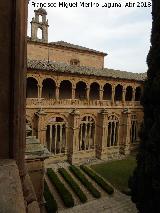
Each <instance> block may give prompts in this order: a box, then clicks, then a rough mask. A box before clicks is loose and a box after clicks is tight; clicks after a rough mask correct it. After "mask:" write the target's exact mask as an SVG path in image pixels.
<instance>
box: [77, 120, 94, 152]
mask: <svg viewBox="0 0 160 213" xmlns="http://www.w3.org/2000/svg"><path fill="white" fill-rule="evenodd" d="M94 136H95V122H94V119H93V118H92V117H90V116H85V117H84V118H83V119H82V121H81V124H80V131H79V151H81V150H90V149H94Z"/></svg>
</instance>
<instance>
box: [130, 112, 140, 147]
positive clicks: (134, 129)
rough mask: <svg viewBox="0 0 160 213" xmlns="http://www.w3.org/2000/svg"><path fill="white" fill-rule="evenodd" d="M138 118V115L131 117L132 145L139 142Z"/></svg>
mask: <svg viewBox="0 0 160 213" xmlns="http://www.w3.org/2000/svg"><path fill="white" fill-rule="evenodd" d="M137 134H138V130H137V118H136V115H132V116H131V131H130V138H131V143H135V142H136V141H137Z"/></svg>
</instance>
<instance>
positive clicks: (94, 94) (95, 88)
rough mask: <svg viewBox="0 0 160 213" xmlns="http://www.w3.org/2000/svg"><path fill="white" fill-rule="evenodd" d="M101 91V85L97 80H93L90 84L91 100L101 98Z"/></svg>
mask: <svg viewBox="0 0 160 213" xmlns="http://www.w3.org/2000/svg"><path fill="white" fill-rule="evenodd" d="M99 91H100V85H99V84H98V83H97V82H93V83H91V85H90V92H89V98H90V99H91V100H99V98H100V97H99Z"/></svg>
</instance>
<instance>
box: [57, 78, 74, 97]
mask: <svg viewBox="0 0 160 213" xmlns="http://www.w3.org/2000/svg"><path fill="white" fill-rule="evenodd" d="M59 98H60V99H71V98H72V83H71V82H70V81H69V80H63V81H61V83H60V87H59Z"/></svg>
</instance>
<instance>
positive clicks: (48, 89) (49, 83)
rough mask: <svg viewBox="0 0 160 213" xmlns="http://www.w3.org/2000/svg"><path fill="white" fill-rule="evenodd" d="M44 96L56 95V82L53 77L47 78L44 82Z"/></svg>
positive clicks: (53, 96)
mask: <svg viewBox="0 0 160 213" xmlns="http://www.w3.org/2000/svg"><path fill="white" fill-rule="evenodd" d="M42 84H43V87H42V98H55V97H56V83H55V81H54V80H53V79H51V78H46V79H44V80H43V82H42Z"/></svg>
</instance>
